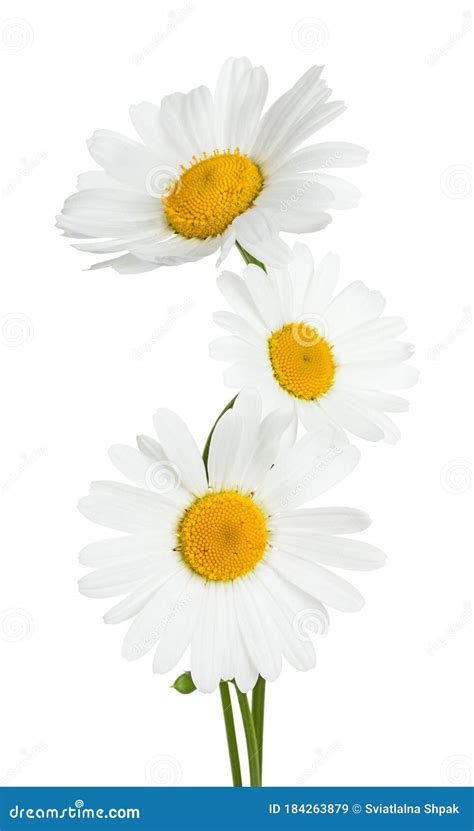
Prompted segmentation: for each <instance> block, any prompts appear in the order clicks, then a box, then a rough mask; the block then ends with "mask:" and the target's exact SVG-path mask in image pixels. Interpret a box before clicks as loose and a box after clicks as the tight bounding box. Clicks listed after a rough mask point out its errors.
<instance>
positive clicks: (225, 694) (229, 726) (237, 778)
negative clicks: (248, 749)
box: [219, 681, 242, 788]
mask: <svg viewBox="0 0 474 831" xmlns="http://www.w3.org/2000/svg"><path fill="white" fill-rule="evenodd" d="M219 691H220V694H221V701H222V712H223V714H224V724H225V733H226V736H227V747H228V749H229V761H230V769H231V771H232V784H233V785H234V787H237V788H241V787H242V773H241V770H240V759H239V747H238V745H237V735H236V733H235V723H234V713H233V710H232V701H231V697H230V690H229V684H228V682H227V681H221V682H220V684H219Z"/></svg>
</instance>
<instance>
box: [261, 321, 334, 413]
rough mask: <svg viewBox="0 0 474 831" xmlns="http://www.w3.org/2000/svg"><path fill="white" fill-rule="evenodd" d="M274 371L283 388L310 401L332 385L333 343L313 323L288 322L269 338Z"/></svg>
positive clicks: (269, 349)
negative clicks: (311, 324)
mask: <svg viewBox="0 0 474 831" xmlns="http://www.w3.org/2000/svg"><path fill="white" fill-rule="evenodd" d="M268 351H269V355H270V361H271V364H272V369H273V374H274V376H275V378H276V380H277V381H278V383H279V384H280V387H283V389H284V390H286V391H287V392H289V393H290V394H291V395H294V396H295V397H296V398H302V399H304V400H305V401H312V400H313V399H314V398H317V397H318V395H323V394H324V393H325V392H327V391H328V390H329V389H330V388H331V387H332V385H333V382H334V375H335V372H336V363H335V361H334V357H333V354H332V346H331V344H329V343H328V342H327V340H325V338H323V337H322V336H321V335H320V334H319V333H318V331H317V329H314V328H313V327H312V326H308V325H307V324H306V323H288V324H287V325H286V326H283V328H282V329H278V331H277V332H273V334H272V335H271V337H270V338H269V339H268Z"/></svg>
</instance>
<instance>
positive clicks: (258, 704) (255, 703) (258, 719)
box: [252, 675, 265, 777]
mask: <svg viewBox="0 0 474 831" xmlns="http://www.w3.org/2000/svg"><path fill="white" fill-rule="evenodd" d="M252 717H253V723H254V724H255V734H256V736H257V744H258V763H259V765H260V777H262V775H263V773H262V755H263V723H264V717H265V679H264V678H262V676H261V675H259V676H258V680H257V683H256V684H255V687H254V688H253V690H252Z"/></svg>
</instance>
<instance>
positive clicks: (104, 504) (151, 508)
mask: <svg viewBox="0 0 474 831" xmlns="http://www.w3.org/2000/svg"><path fill="white" fill-rule="evenodd" d="M78 507H79V510H80V512H81V513H82V514H83V515H84V516H85V517H87V519H90V520H91V521H92V522H96V523H97V524H98V525H105V526H107V527H109V528H114V529H115V530H116V531H124V532H125V533H129V534H140V533H145V532H147V531H160V530H162V529H164V530H169V529H170V528H172V527H173V524H174V523H175V522H176V521H177V518H178V516H179V509H178V507H177V506H176V505H175V504H173V502H171V501H170V500H168V499H166V498H165V497H163V496H159V495H158V494H155V493H150V492H149V491H145V490H141V489H140V488H134V487H132V486H131V485H121V484H119V483H117V482H93V483H92V485H91V492H90V494H89V496H85V497H83V499H81V500H80V501H79V505H78Z"/></svg>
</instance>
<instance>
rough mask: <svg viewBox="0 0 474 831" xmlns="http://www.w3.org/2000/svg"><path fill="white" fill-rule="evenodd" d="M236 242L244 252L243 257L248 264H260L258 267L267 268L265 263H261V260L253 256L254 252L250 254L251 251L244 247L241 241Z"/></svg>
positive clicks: (242, 252)
mask: <svg viewBox="0 0 474 831" xmlns="http://www.w3.org/2000/svg"><path fill="white" fill-rule="evenodd" d="M235 244H236V246H237V248H238V249H239V251H240V253H241V254H242V257H243V258H244V260H245V262H246V263H247V265H258V267H259V268H263V270H264V271H266V270H267V269H266V266H265V264H264V263H261V262H260V260H257V259H256V257H253V256H252V254H249V252H248V251H246V250H245V248H243V247H242V245H241V244H240V242H236V243H235Z"/></svg>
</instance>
